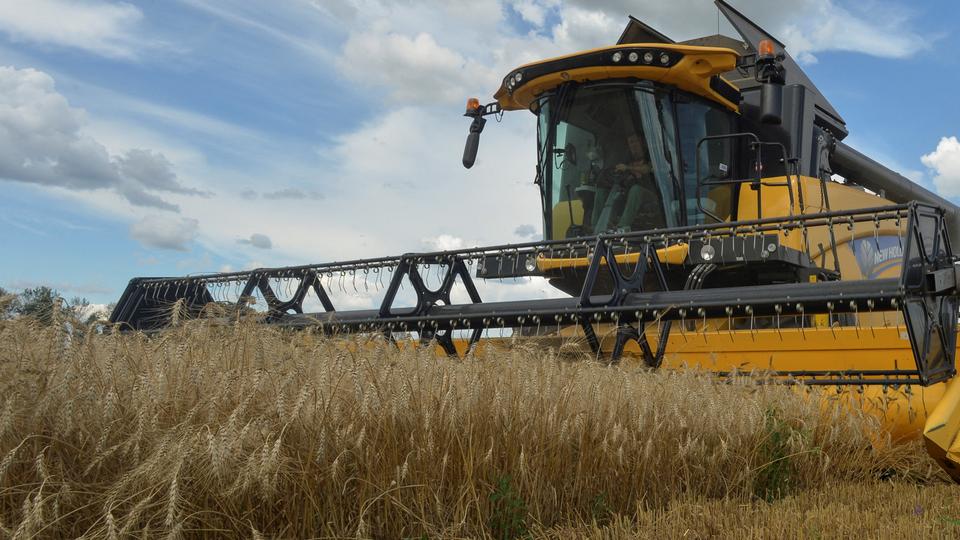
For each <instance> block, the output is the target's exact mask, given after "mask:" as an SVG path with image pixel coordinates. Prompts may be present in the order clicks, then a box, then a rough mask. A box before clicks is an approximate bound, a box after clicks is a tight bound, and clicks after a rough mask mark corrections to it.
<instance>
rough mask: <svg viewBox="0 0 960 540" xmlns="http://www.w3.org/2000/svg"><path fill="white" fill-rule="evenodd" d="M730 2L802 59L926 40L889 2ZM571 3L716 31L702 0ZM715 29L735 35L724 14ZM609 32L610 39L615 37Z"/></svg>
mask: <svg viewBox="0 0 960 540" xmlns="http://www.w3.org/2000/svg"><path fill="white" fill-rule="evenodd" d="M731 4H732V5H733V6H734V7H735V8H736V9H737V10H738V11H740V12H741V13H743V14H744V15H746V16H747V17H748V18H749V19H751V20H753V21H755V22H756V23H757V24H759V25H760V26H762V27H764V28H765V29H766V30H767V31H768V32H770V33H771V34H772V35H773V36H774V37H776V38H778V39H780V40H781V41H783V42H784V43H785V44H786V45H787V50H788V51H789V52H790V54H792V55H793V56H794V57H795V58H797V59H798V60H801V61H806V62H813V61H816V53H820V52H824V51H834V50H840V51H850V52H859V53H863V54H869V55H872V56H881V57H885V58H905V57H909V56H912V55H913V54H916V53H917V52H919V51H922V50H925V49H926V48H928V47H929V40H928V39H927V38H926V36H924V35H922V34H921V33H919V32H918V31H916V30H913V29H911V27H910V26H911V25H910V24H909V22H910V13H909V12H908V11H905V10H904V9H902V8H899V7H896V6H894V5H892V4H891V3H889V2H876V1H874V2H867V3H862V4H853V5H852V6H851V7H850V8H848V7H846V6H845V5H840V4H839V3H838V2H836V1H835V0H795V1H791V2H770V1H769V0H739V1H732V2H731ZM570 5H577V6H580V7H582V8H584V9H588V10H594V11H601V12H603V13H606V14H607V15H610V16H613V17H614V18H616V19H617V20H618V21H622V23H621V28H622V27H623V25H625V24H626V15H627V14H632V15H634V16H636V17H638V18H640V19H641V20H643V21H645V22H647V23H649V24H651V25H652V26H653V27H654V28H656V29H657V30H659V31H661V32H663V33H664V34H666V35H668V36H670V37H672V38H673V39H676V40H684V39H690V38H694V37H700V36H707V35H710V34H715V33H717V9H716V7H714V5H713V2H709V1H703V0H673V1H671V2H662V1H660V0H570ZM720 32H721V33H724V34H727V35H732V36H735V37H736V33H735V31H734V30H733V28H732V27H731V26H730V25H729V24H728V23H727V22H726V21H725V20H724V21H722V22H721V24H720ZM616 37H617V36H613V37H612V39H616Z"/></svg>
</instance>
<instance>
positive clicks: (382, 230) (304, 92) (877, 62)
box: [0, 0, 960, 304]
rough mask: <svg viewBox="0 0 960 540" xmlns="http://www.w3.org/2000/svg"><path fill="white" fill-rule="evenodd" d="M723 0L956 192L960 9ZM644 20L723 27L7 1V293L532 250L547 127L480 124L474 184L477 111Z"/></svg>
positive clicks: (2, 7)
mask: <svg viewBox="0 0 960 540" xmlns="http://www.w3.org/2000/svg"><path fill="white" fill-rule="evenodd" d="M731 3H732V4H733V5H734V6H736V7H737V8H738V9H740V10H741V11H742V12H743V13H745V14H746V15H747V16H749V17H751V18H753V19H754V20H756V21H757V22H758V23H760V24H761V25H763V26H764V27H766V28H767V29H768V30H769V31H770V32H771V33H772V34H773V35H775V36H776V37H778V38H779V39H781V40H782V41H784V42H785V43H786V45H787V50H788V51H789V52H790V53H791V54H792V55H793V56H794V57H796V58H797V59H798V60H799V61H800V62H801V64H802V66H803V67H804V69H805V70H806V71H807V73H808V74H809V75H810V77H811V79H812V80H813V81H814V82H815V83H816V84H817V85H818V87H819V88H820V89H821V91H823V93H824V94H825V95H826V96H827V98H828V99H829V100H830V101H831V102H832V103H833V105H834V106H835V107H836V109H837V110H838V111H839V112H840V113H841V114H842V115H843V116H844V118H845V119H846V121H847V125H848V128H849V129H850V136H849V137H848V139H847V142H849V143H850V144H851V145H852V146H854V147H856V148H858V149H860V150H861V151H863V152H865V153H867V154H868V155H870V156H872V157H874V158H875V159H877V160H879V161H881V162H883V163H885V164H887V165H888V166H890V167H892V168H894V169H895V170H898V171H899V172H901V173H902V174H905V175H907V176H908V177H910V178H912V179H913V180H915V181H917V182H919V183H921V184H923V185H925V186H928V187H930V188H931V189H934V190H936V191H937V192H939V193H940V194H941V195H944V196H946V197H949V198H952V199H953V200H960V199H958V198H960V141H958V139H957V136H958V135H960V133H958V132H960V127H958V126H960V107H958V106H957V105H956V104H955V103H954V100H955V99H956V98H955V95H956V92H955V89H956V88H957V87H958V86H960V54H957V52H958V51H960V36H958V33H957V32H956V30H955V29H956V28H957V27H958V26H960V15H958V14H957V10H956V9H955V6H954V5H953V4H952V3H950V2H946V1H931V2H903V1H893V0H861V1H856V2H852V1H846V0H793V1H790V2H771V1H769V0H734V1H733V2H731ZM630 14H632V15H634V16H636V17H638V18H640V19H641V20H645V21H647V22H648V23H650V24H651V25H652V26H654V27H655V28H657V29H658V30H660V31H661V32H663V33H665V34H667V35H669V36H671V37H673V38H674V39H677V40H682V39H688V38H692V37H697V36H702V35H708V34H714V33H716V32H717V29H718V20H717V11H716V9H715V8H714V7H713V4H712V2H709V1H708V0H673V1H671V2H661V1H654V0H598V1H587V0H566V1H564V0H446V1H441V0H399V1H398V0H394V1H380V0H313V1H310V0H286V1H284V2H265V1H264V2H254V1H248V0H170V1H166V2H118V1H114V0H73V1H68V0H31V1H30V2H19V1H15V0H0V246H2V247H3V249H2V251H0V253H2V254H3V255H2V258H0V287H3V288H6V289H8V290H14V291H19V290H21V289H24V288H28V287H35V286H39V285H47V286H51V287H54V288H56V289H58V290H59V291H60V292H61V293H63V294H64V295H65V296H84V297H86V298H88V299H89V300H90V301H92V302H94V303H103V304H106V303H109V302H112V301H115V300H116V299H117V298H118V297H119V296H120V294H121V292H122V291H123V288H124V286H125V285H126V282H127V281H128V280H129V279H130V278H132V277H134V276H159V275H183V274H189V273H199V272H209V271H229V270H239V269H246V268H256V267H262V266H282V265H290V264H305V263H319V262H327V261H333V260H344V259H351V258H359V257H375V256H383V255H392V254H398V253H403V252H409V251H416V250H427V249H440V248H443V249H445V248H455V247H467V246H471V245H482V244H499V243H506V242H521V241H528V240H532V239H537V238H539V237H540V235H541V227H542V225H541V217H540V202H539V195H538V192H537V189H536V187H535V186H534V184H533V178H534V167H535V157H536V146H535V142H534V137H535V124H534V117H533V116H532V115H531V114H530V113H528V112H525V111H520V112H514V113H511V114H508V115H505V116H504V118H503V120H502V122H500V123H496V122H491V123H488V125H487V129H486V130H485V132H484V135H483V141H482V142H481V146H480V154H479V158H478V160H477V164H476V165H475V166H474V168H473V169H471V170H469V171H467V170H464V169H463V167H462V166H461V164H460V158H461V154H462V150H463V142H464V138H465V136H466V133H467V128H468V125H469V121H468V119H466V118H463V116H462V113H463V107H464V103H465V101H466V98H467V97H471V96H478V97H480V98H481V99H482V100H487V101H492V94H493V92H494V91H495V90H496V88H497V87H498V85H499V82H500V79H501V78H502V77H503V76H504V75H505V74H506V73H507V72H508V71H509V70H510V69H511V68H513V67H516V66H518V65H521V64H523V63H526V62H529V61H532V60H536V59H540V58H547V57H551V56H556V55H559V54H565V53H570V52H575V51H577V50H581V49H586V48H590V47H596V46H603V45H610V44H613V43H615V42H616V40H617V38H618V37H619V35H620V32H621V31H622V30H623V27H624V25H625V24H626V22H627V15H630ZM719 28H720V31H721V32H723V33H727V34H731V33H732V29H730V27H729V26H727V25H726V24H725V23H724V24H720V25H719ZM523 287H526V288H527V289H528V290H530V291H532V290H537V291H542V290H543V289H544V288H545V287H546V285H544V284H543V283H539V282H536V281H530V282H528V283H526V284H525V285H523Z"/></svg>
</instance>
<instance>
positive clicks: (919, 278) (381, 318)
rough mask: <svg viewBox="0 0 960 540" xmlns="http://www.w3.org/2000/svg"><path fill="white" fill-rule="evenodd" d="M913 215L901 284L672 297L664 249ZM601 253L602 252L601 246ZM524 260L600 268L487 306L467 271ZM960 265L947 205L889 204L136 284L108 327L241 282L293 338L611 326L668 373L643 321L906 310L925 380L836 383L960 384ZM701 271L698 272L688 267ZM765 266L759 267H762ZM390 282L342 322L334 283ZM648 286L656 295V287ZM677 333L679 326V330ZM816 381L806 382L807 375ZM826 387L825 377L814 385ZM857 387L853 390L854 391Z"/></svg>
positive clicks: (149, 320) (691, 292) (910, 374)
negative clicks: (571, 293) (606, 279)
mask: <svg viewBox="0 0 960 540" xmlns="http://www.w3.org/2000/svg"><path fill="white" fill-rule="evenodd" d="M904 218H906V224H907V228H906V236H905V240H904V257H903V267H902V268H903V273H902V275H901V276H900V278H889V279H872V280H853V281H826V282H813V283H811V282H798V283H782V284H769V285H759V286H735V287H719V288H706V289H699V288H698V287H699V286H700V285H702V282H703V280H702V277H703V276H705V275H706V274H707V273H709V272H710V271H712V270H713V269H714V268H710V265H705V264H703V263H702V262H701V263H697V264H699V266H698V269H697V270H693V271H691V272H690V276H689V279H688V285H687V287H686V288H685V289H683V290H672V291H671V290H668V287H667V280H666V276H665V270H664V268H663V266H662V264H661V262H660V261H659V259H658V256H657V250H658V249H660V248H663V247H666V246H669V245H675V244H677V243H685V244H687V245H691V242H692V241H694V240H698V239H710V238H716V237H719V236H724V235H726V236H737V235H740V234H748V235H759V236H760V237H762V236H763V234H764V233H766V232H778V233H779V232H783V231H790V230H803V229H805V228H810V227H814V226H827V227H830V228H831V229H832V227H833V226H834V225H841V224H844V225H847V224H849V225H852V224H854V223H862V222H879V220H880V219H896V220H897V221H898V223H899V220H901V219H904ZM591 248H592V249H591ZM628 252H630V253H638V256H637V257H638V258H637V262H636V264H635V265H634V266H633V268H632V269H627V271H625V270H624V268H623V266H624V263H623V262H621V260H618V259H617V257H622V256H623V255H624V254H626V253H628ZM519 254H526V255H527V256H532V257H537V256H545V257H557V256H564V255H565V256H567V257H572V256H580V257H584V256H586V257H588V258H589V260H590V263H589V266H588V268H587V269H586V272H585V274H584V276H583V287H582V289H581V293H580V295H579V297H571V298H559V299H538V300H522V301H511V302H493V303H482V302H481V299H480V295H479V293H478V291H477V289H476V286H475V284H474V282H473V278H472V277H471V276H470V272H469V270H468V268H467V265H468V263H471V262H480V261H489V260H491V259H495V258H497V257H501V258H506V259H507V260H510V261H512V262H513V263H514V264H516V261H517V260H518V258H519V257H518V255H519ZM954 261H955V258H954V256H953V253H952V252H951V250H950V241H949V237H948V235H947V229H946V227H945V225H944V216H943V211H942V210H941V209H939V208H935V207H931V206H927V205H922V204H919V203H911V204H906V205H891V206H884V207H876V208H868V209H860V210H848V211H841V212H824V213H819V214H809V215H804V216H794V217H791V218H765V219H758V220H751V221H742V222H727V223H717V224H709V225H699V226H687V227H677V228H674V229H668V230H656V231H641V232H634V233H624V234H603V235H598V236H595V237H584V238H576V239H567V240H554V241H547V242H530V243H526V244H516V245H511V244H506V245H499V246H490V247H485V248H471V249H461V250H451V251H441V252H432V253H423V254H406V255H402V256H399V257H384V258H379V259H363V260H355V261H347V262H341V263H329V264H323V265H309V266H299V267H286V268H276V269H257V270H252V271H249V272H234V273H227V274H208V275H201V276H193V277H185V278H136V279H134V280H132V281H131V282H130V284H129V285H128V287H127V290H126V291H125V292H124V294H123V296H122V297H121V299H120V301H119V302H118V304H117V307H116V309H115V310H114V313H113V314H112V316H111V322H113V323H116V324H118V325H120V328H121V329H134V330H143V331H154V330H159V329H161V328H163V327H164V326H166V325H168V324H170V322H171V315H170V309H169V308H170V306H171V305H173V304H174V303H175V302H177V301H178V300H179V301H182V304H183V306H184V308H186V310H187V312H188V313H189V314H200V313H201V312H202V310H203V309H204V307H205V306H206V304H208V303H210V302H212V301H214V297H213V295H212V294H211V292H210V291H209V289H208V286H210V285H213V284H222V283H239V282H244V283H245V286H244V288H243V291H242V293H241V294H240V298H239V300H237V302H236V308H237V310H238V311H239V310H242V308H243V306H245V305H246V304H247V303H248V301H249V298H248V297H249V296H250V295H251V294H252V293H254V292H255V291H259V292H260V294H261V295H262V296H263V297H264V299H265V301H266V303H267V307H268V313H267V314H266V317H265V318H264V322H267V323H272V324H280V325H285V326H290V327H317V328H319V329H321V330H322V331H323V332H325V333H328V334H336V333H383V334H386V335H388V336H390V337H392V336H393V334H394V333H395V332H418V333H419V335H420V338H421V339H422V340H424V341H428V340H436V341H437V343H438V344H439V345H440V346H441V347H443V349H444V350H445V351H446V352H447V353H448V354H451V355H452V354H456V352H457V351H456V349H455V347H454V345H453V332H454V331H457V330H460V331H470V338H469V342H468V343H469V345H470V346H472V345H473V344H474V343H476V342H477V341H478V340H479V339H481V337H482V332H483V330H485V329H491V328H497V327H510V328H520V329H523V328H525V327H531V326H541V325H544V326H547V325H557V326H562V325H579V326H581V327H582V328H583V329H584V331H585V333H586V335H587V340H588V342H589V343H590V346H591V347H592V348H593V350H594V351H595V352H596V353H599V351H600V340H599V339H598V338H597V336H596V334H595V332H594V329H593V325H594V324H597V323H613V324H615V325H616V326H617V335H616V341H615V344H614V351H613V355H612V360H613V361H616V360H618V359H619V357H620V356H621V355H622V354H623V348H624V346H625V345H626V343H627V342H629V340H631V339H633V340H636V341H637V342H638V343H640V346H641V350H642V351H643V355H644V360H645V361H646V363H647V364H648V365H650V366H651V367H656V366H658V365H659V364H660V361H661V359H662V357H663V354H664V350H665V345H666V337H667V335H668V334H669V330H668V329H667V330H666V331H664V330H663V327H661V328H662V330H661V333H660V342H659V344H658V347H657V350H656V351H655V352H654V351H652V350H651V347H650V345H649V343H648V340H647V338H646V336H645V333H644V328H645V326H644V325H645V324H647V323H650V322H653V321H662V322H663V323H668V322H670V321H679V322H680V323H681V324H685V322H686V321H687V320H688V319H689V320H696V319H707V318H728V319H730V318H732V317H737V318H749V319H750V321H751V328H752V327H753V320H754V318H756V317H776V318H778V319H779V317H781V316H782V317H790V316H792V317H799V318H800V319H802V318H803V317H805V316H809V315H813V314H828V315H831V316H833V315H836V314H843V313H851V314H856V313H859V312H867V311H902V312H903V316H904V321H905V323H906V325H907V328H908V333H909V337H910V343H911V348H912V350H913V352H914V358H915V360H916V369H898V370H892V371H890V372H889V373H886V372H884V374H873V375H871V376H869V377H865V376H864V375H863V373H864V372H863V371H849V372H840V374H839V375H836V376H834V375H835V374H833V373H832V372H831V377H829V380H830V383H828V384H923V385H929V384H933V383H936V382H940V381H943V380H946V379H947V378H949V377H952V376H953V375H954V373H955V359H954V353H955V348H956V325H957V313H958V307H960V306H958V297H957V288H956V285H957V284H956V281H957V279H956V276H955V271H954V266H953V265H954ZM691 264H695V263H693V262H691ZM759 264H762V263H759ZM427 265H431V266H432V265H438V266H440V267H443V268H444V277H443V278H442V280H441V284H440V286H439V287H438V288H437V289H430V288H428V287H427V285H426V283H425V281H424V279H423V276H422V275H421V268H423V267H425V266H427ZM603 268H606V269H607V272H608V273H609V274H610V277H611V278H612V281H613V283H614V285H615V287H614V288H613V291H612V294H607V295H598V294H596V290H595V289H596V285H597V280H598V277H599V276H600V274H601V271H602V269H603ZM385 272H392V279H390V281H389V283H388V284H387V285H386V294H385V297H384V300H383V302H382V303H381V305H380V307H379V308H377V309H370V310H353V311H337V310H336V309H335V308H334V305H333V303H332V302H331V301H330V297H329V295H327V292H326V290H325V289H324V286H323V283H322V279H321V278H322V277H326V278H327V280H328V285H329V284H330V282H331V281H335V280H337V279H338V278H339V281H340V286H341V287H342V288H343V287H345V285H349V284H350V282H351V281H352V282H353V287H354V290H358V288H357V285H356V276H357V274H358V273H361V274H363V275H364V278H365V279H364V286H367V285H366V284H367V280H366V278H367V277H368V275H369V274H371V273H372V274H375V275H377V274H378V276H377V278H376V279H381V280H382V276H383V274H384V273H385ZM649 276H652V277H653V281H654V282H655V283H656V287H657V288H658V289H659V290H648V289H647V287H648V285H649V283H650V279H648V277H649ZM405 278H408V279H409V281H410V283H411V284H412V286H413V290H414V292H415V294H416V303H415V305H414V306H413V307H408V308H402V307H396V306H395V303H396V302H395V301H396V295H397V292H398V291H399V288H400V287H401V284H402V282H403V281H404V279H405ZM458 278H459V280H460V281H461V282H462V283H463V286H464V287H465V288H466V290H467V292H468V295H469V297H470V303H469V304H453V303H452V299H451V291H452V290H453V287H454V285H455V283H456V281H457V279H458ZM271 279H290V280H296V281H297V286H296V288H295V291H294V293H293V294H292V296H291V298H290V299H289V300H286V301H283V300H280V299H279V298H278V297H277V295H276V293H275V292H274V291H273V289H272V287H271V284H270V280H271ZM311 288H313V289H314V290H315V292H316V294H317V296H318V298H319V299H320V302H321V304H322V306H323V308H324V312H321V313H303V311H304V310H303V301H304V299H305V298H306V296H307V294H308V293H309V290H310V289H311ZM668 328H669V327H668ZM810 373H812V372H792V373H785V374H781V375H783V376H787V377H790V376H793V377H807V378H809V377H810V375H809V374H810ZM805 374H806V375H805ZM814 378H815V377H814ZM844 380H846V381H847V382H844Z"/></svg>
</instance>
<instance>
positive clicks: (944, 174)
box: [920, 137, 960, 197]
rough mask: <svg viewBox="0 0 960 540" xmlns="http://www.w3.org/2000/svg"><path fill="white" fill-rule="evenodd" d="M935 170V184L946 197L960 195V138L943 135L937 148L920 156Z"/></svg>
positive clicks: (938, 191) (921, 159)
mask: <svg viewBox="0 0 960 540" xmlns="http://www.w3.org/2000/svg"><path fill="white" fill-rule="evenodd" d="M920 161H921V162H923V164H924V165H926V166H927V167H929V168H930V169H932V170H933V172H934V176H933V185H934V187H936V189H937V193H939V194H940V195H943V196H944V197H957V196H960V140H957V138H956V137H942V138H941V139H940V142H939V143H937V148H936V149H935V150H934V151H933V152H930V153H929V154H926V155H924V156H922V157H921V158H920Z"/></svg>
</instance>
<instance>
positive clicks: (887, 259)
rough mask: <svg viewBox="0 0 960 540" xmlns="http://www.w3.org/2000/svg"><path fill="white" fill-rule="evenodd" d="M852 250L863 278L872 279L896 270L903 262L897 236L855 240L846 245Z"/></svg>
mask: <svg viewBox="0 0 960 540" xmlns="http://www.w3.org/2000/svg"><path fill="white" fill-rule="evenodd" d="M847 245H848V246H850V249H851V250H853V255H854V257H855V258H856V259H857V266H859V267H860V272H862V273H863V277H865V278H867V279H873V278H876V277H879V276H880V275H881V274H883V273H884V272H886V271H888V270H890V269H892V268H897V267H899V266H900V264H901V262H902V261H903V245H902V242H901V239H900V237H899V236H877V237H873V236H871V237H869V238H857V239H856V240H854V241H853V242H852V243H850V244H847Z"/></svg>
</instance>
